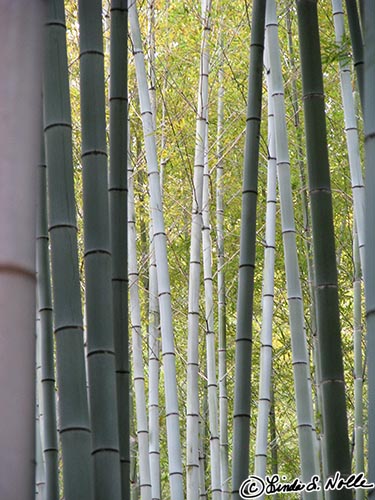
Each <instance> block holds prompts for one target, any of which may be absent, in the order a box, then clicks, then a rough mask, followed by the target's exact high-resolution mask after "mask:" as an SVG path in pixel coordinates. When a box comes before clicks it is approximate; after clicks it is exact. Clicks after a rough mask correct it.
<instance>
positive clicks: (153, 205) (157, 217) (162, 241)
mask: <svg viewBox="0 0 375 500" xmlns="http://www.w3.org/2000/svg"><path fill="white" fill-rule="evenodd" d="M129 18H130V29H131V36H132V41H133V47H134V49H133V50H134V58H135V65H136V74H137V81H138V92H139V98H140V106H141V113H142V124H143V132H144V139H145V149H146V159H147V166H148V178H149V188H150V211H151V219H152V228H153V241H154V245H155V259H156V266H157V267H156V269H157V282H158V295H159V308H160V325H161V339H162V356H163V363H164V374H165V375H164V381H165V404H166V413H167V445H168V462H169V477H170V490H171V498H173V500H183V498H184V492H183V482H182V456H181V443H180V426H179V413H178V398H177V379H176V364H175V349H174V336H173V322H172V307H171V292H170V282H169V270H168V261H167V246H166V234H165V226H164V216H163V211H162V199H161V189H160V178H159V172H158V162H157V152H156V142H155V128H154V125H153V119H152V111H151V104H150V96H149V93H148V88H147V77H146V68H145V62H144V55H143V49H142V40H141V33H140V28H139V20H138V13H137V7H136V2H135V1H134V2H132V3H131V4H130V5H129Z"/></svg>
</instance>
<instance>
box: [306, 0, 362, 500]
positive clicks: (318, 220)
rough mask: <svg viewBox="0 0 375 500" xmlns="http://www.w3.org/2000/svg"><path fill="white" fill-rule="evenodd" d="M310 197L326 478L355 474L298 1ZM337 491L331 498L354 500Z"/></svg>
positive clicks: (314, 91)
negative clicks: (351, 471)
mask: <svg viewBox="0 0 375 500" xmlns="http://www.w3.org/2000/svg"><path fill="white" fill-rule="evenodd" d="M297 13H298V27H299V38H300V52H301V63H302V84H303V95H304V110H305V132H306V147H307V164H308V172H309V191H310V198H311V215H312V235H313V251H314V252H313V253H314V268H315V294H316V308H317V329H318V338H319V359H320V368H321V381H320V383H321V393H322V403H323V405H322V409H323V425H324V433H325V451H326V474H327V476H328V477H330V476H332V475H334V474H335V473H336V472H337V471H339V472H340V473H341V474H343V475H347V474H350V456H349V440H348V426H347V416H346V401H345V384H344V374H343V361H342V349H341V334H340V318H339V307H338V290H337V269H336V255H335V240H334V229H333V214H332V198H331V187H330V174H329V163H328V149H327V138H326V124H325V112H324V93H323V79H322V68H321V59H320V41H319V26H318V17H317V4H316V1H310V0H297ZM351 495H352V494H351V491H349V490H341V491H337V490H336V491H332V492H331V495H330V497H331V498H332V499H336V498H337V499H338V498H340V499H341V500H344V499H346V498H348V499H349V498H351Z"/></svg>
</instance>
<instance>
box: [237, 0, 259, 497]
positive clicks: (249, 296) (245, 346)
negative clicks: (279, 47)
mask: <svg viewBox="0 0 375 500" xmlns="http://www.w3.org/2000/svg"><path fill="white" fill-rule="evenodd" d="M265 10H266V1H265V0H255V1H254V3H253V15H252V31H251V44H250V66H249V87H248V104H247V119H246V145H245V158H244V178H243V188H242V211H241V237H240V265H239V273H238V299H237V331H236V355H235V356H236V360H235V379H234V380H235V389H234V391H235V392H234V420H233V452H232V453H233V459H232V466H233V469H232V500H239V498H240V497H239V489H240V486H241V483H242V482H243V481H244V480H245V479H246V478H247V476H248V471H249V439H250V400H251V381H250V377H251V366H252V365H251V351H252V319H253V318H252V316H253V295H254V269H255V238H256V206H257V192H258V161H259V133H260V118H261V103H262V72H263V45H264V22H265Z"/></svg>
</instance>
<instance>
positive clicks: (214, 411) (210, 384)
mask: <svg viewBox="0 0 375 500" xmlns="http://www.w3.org/2000/svg"><path fill="white" fill-rule="evenodd" d="M207 114H208V113H207V111H206V132H205V141H204V142H205V145H204V172H203V195H202V222H203V225H202V245H203V279H204V291H205V322H206V363H207V365H206V366H207V390H208V422H209V425H208V429H209V435H210V472H211V497H212V500H220V499H221V478H220V440H219V417H218V413H219V412H218V401H217V399H218V397H217V396H218V394H217V380H216V339H215V330H214V287H213V279H212V244H211V221H210V178H211V176H210V170H209V163H208V120H207Z"/></svg>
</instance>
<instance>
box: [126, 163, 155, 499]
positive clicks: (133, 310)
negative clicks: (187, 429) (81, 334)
mask: <svg viewBox="0 0 375 500" xmlns="http://www.w3.org/2000/svg"><path fill="white" fill-rule="evenodd" d="M133 173H134V171H133V169H132V168H131V167H130V166H129V169H128V186H129V200H128V212H129V219H128V241H129V243H128V245H129V288H130V320H131V327H132V354H133V380H134V390H135V407H136V422H137V436H138V455H139V477H140V482H139V487H140V493H141V498H142V500H151V498H152V495H151V477H150V461H149V445H148V439H149V434H148V425H147V411H146V395H145V376H144V369H143V357H142V337H143V336H142V326H141V306H140V302H139V285H138V282H139V274H138V266H137V245H136V239H137V235H136V228H135V206H134V188H133Z"/></svg>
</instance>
